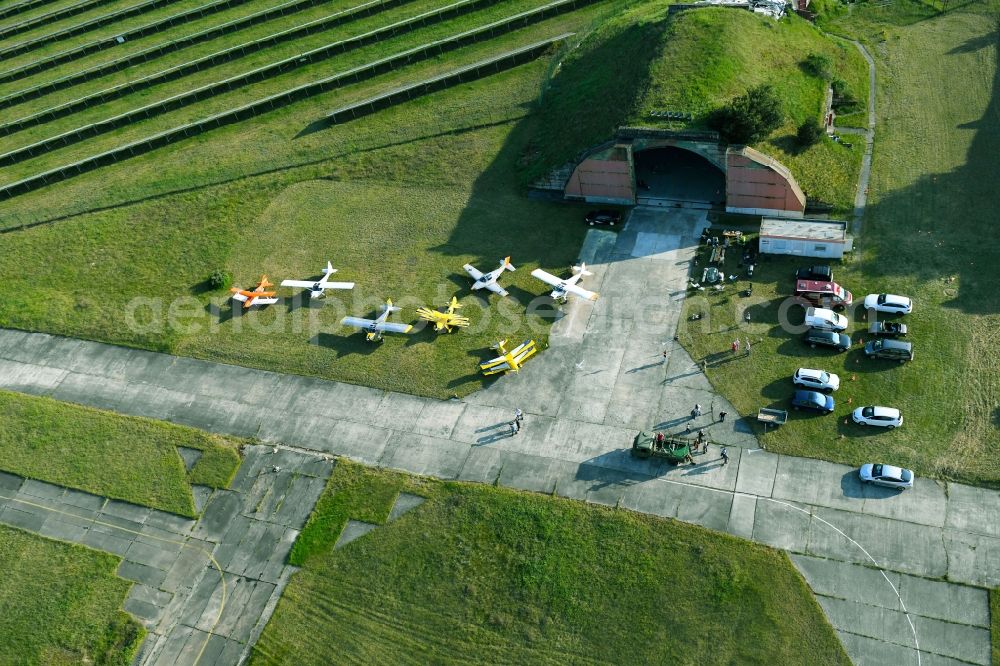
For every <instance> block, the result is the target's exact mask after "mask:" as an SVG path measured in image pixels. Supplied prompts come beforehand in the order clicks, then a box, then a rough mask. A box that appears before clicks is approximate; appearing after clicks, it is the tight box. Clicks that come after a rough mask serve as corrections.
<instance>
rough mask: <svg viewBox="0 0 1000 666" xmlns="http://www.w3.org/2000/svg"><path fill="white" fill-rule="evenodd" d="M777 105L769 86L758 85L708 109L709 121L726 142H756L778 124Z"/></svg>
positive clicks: (780, 114)
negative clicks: (723, 104) (711, 110)
mask: <svg viewBox="0 0 1000 666" xmlns="http://www.w3.org/2000/svg"><path fill="white" fill-rule="evenodd" d="M781 106H782V105H781V98H780V97H778V93H777V92H775V90H774V88H773V87H772V86H770V85H767V84H764V85H759V86H756V87H754V88H751V89H750V90H748V91H747V92H746V93H744V94H743V95H740V96H739V97H735V98H733V99H732V100H730V101H729V103H728V104H726V105H725V106H723V107H721V108H719V109H716V110H715V111H714V112H712V115H711V116H710V117H709V124H710V125H711V127H712V128H713V129H715V130H716V131H718V132H719V134H721V135H722V136H723V138H724V139H725V140H726V141H728V142H729V143H736V144H747V143H756V142H757V141H761V140H762V139H764V138H766V137H767V135H769V134H770V133H771V132H773V131H774V130H776V129H777V128H778V127H780V126H781V123H782V122H783V121H784V119H785V115H784V113H783V112H782V109H781Z"/></svg>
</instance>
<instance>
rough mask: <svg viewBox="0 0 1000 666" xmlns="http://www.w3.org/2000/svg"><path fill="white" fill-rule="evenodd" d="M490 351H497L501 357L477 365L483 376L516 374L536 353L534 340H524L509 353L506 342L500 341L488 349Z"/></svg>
mask: <svg viewBox="0 0 1000 666" xmlns="http://www.w3.org/2000/svg"><path fill="white" fill-rule="evenodd" d="M490 349H496V350H498V351H499V352H500V354H501V355H500V356H497V357H496V358H495V359H493V360H491V361H486V362H485V363H480V364H479V369H480V370H482V371H483V374H484V375H496V374H499V373H501V372H511V371H513V372H517V371H518V370H520V369H521V366H522V365H524V362H525V361H527V360H528V359H529V358H531V357H532V356H534V355H535V352H537V351H538V348H537V346H536V345H535V341H534V340H525V341H524V342H522V343H521V344H519V345H518V346H516V347H514V348H513V349H511V350H510V351H507V341H506V340H501V341H500V342H498V343H496V344H495V345H493V346H492V347H490Z"/></svg>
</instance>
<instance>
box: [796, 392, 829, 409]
mask: <svg viewBox="0 0 1000 666" xmlns="http://www.w3.org/2000/svg"><path fill="white" fill-rule="evenodd" d="M833 407H834V404H833V397H831V396H828V395H827V394H825V393H820V392H818V391H796V392H795V394H794V395H793V396H792V409H814V410H816V411H817V412H823V413H824V414H829V413H830V412H832V411H833Z"/></svg>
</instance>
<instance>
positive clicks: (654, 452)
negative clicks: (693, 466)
mask: <svg viewBox="0 0 1000 666" xmlns="http://www.w3.org/2000/svg"><path fill="white" fill-rule="evenodd" d="M632 455H633V456H635V457H636V458H641V459H644V460H645V459H646V458H663V459H664V460H666V461H667V462H669V463H670V464H671V465H677V464H679V463H682V462H691V463H693V462H694V460H693V459H692V458H691V442H690V440H687V439H682V438H680V437H665V436H664V435H663V433H648V432H640V433H639V434H638V435H636V436H635V439H634V440H632Z"/></svg>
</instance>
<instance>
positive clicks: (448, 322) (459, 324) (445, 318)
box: [417, 296, 469, 333]
mask: <svg viewBox="0 0 1000 666" xmlns="http://www.w3.org/2000/svg"><path fill="white" fill-rule="evenodd" d="M460 307H462V304H461V303H459V302H458V299H457V298H456V297H454V296H452V297H451V303H449V304H448V309H447V310H446V311H445V312H441V311H439V310H431V309H430V308H418V309H417V314H418V315H420V318H421V319H423V320H424V321H430V322H433V323H434V330H435V331H437V332H438V333H441V332H442V331H444V332H445V333H451V329H452V328H453V327H454V328H465V327H466V326H468V325H469V318H468V317H463V316H462V315H460V314H455V310H457V309H459V308H460Z"/></svg>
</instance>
